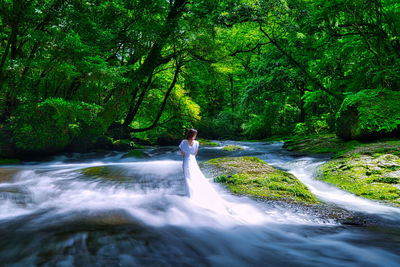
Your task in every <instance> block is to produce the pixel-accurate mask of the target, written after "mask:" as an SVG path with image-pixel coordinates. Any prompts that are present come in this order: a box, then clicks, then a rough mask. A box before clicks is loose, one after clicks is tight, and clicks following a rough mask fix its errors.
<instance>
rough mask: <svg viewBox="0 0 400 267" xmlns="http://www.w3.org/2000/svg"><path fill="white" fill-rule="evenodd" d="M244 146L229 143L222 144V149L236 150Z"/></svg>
mask: <svg viewBox="0 0 400 267" xmlns="http://www.w3.org/2000/svg"><path fill="white" fill-rule="evenodd" d="M243 149H244V148H243V147H241V146H238V145H229V146H224V147H223V148H222V150H225V151H237V150H243Z"/></svg>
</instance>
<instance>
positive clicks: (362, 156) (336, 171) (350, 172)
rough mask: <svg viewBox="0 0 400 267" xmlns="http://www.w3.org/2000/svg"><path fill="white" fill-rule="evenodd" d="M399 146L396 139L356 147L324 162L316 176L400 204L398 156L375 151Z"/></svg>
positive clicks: (361, 193) (367, 195)
mask: <svg viewBox="0 0 400 267" xmlns="http://www.w3.org/2000/svg"><path fill="white" fill-rule="evenodd" d="M382 149H383V150H382ZM399 149H400V147H399V145H398V144H397V142H378V143H372V144H368V145H363V146H360V147H356V148H354V149H353V150H350V151H347V152H345V153H343V154H342V155H341V156H340V157H338V158H336V159H334V160H331V161H329V162H327V163H325V164H324V165H323V166H322V167H321V169H320V173H319V175H318V178H319V179H320V180H323V181H325V182H328V183H330V184H333V185H335V186H338V187H340V188H341V189H343V190H346V191H349V192H351V193H353V194H356V195H358V196H360V197H364V198H368V199H372V200H379V201H383V202H385V203H387V204H390V205H395V206H400V157H399V156H397V155H394V154H383V153H376V151H387V152H389V151H392V152H395V151H397V150H399Z"/></svg>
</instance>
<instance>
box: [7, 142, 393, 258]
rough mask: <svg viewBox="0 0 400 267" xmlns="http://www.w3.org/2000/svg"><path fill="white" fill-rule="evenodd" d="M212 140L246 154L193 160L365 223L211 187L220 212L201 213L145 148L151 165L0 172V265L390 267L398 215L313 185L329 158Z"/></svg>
mask: <svg viewBox="0 0 400 267" xmlns="http://www.w3.org/2000/svg"><path fill="white" fill-rule="evenodd" d="M220 143H221V144H224V145H226V144H231V143H235V144H239V145H241V146H243V147H244V148H245V149H244V150H242V151H236V152H226V151H223V150H222V149H221V147H201V148H200V150H199V153H198V161H199V162H201V161H204V160H207V159H211V158H215V157H221V156H244V155H245V156H255V157H259V158H261V159H262V160H264V161H266V162H267V163H269V164H270V165H272V166H274V167H277V168H280V169H283V170H286V171H288V172H290V173H293V174H294V175H295V176H296V177H298V178H299V179H300V180H301V181H302V182H303V183H304V184H306V185H307V187H308V188H309V189H310V190H311V192H313V193H314V194H315V195H316V196H317V197H318V198H319V199H320V200H322V201H324V202H326V203H327V204H328V206H331V207H333V208H338V209H345V210H347V211H350V212H356V213H357V214H361V216H366V217H367V218H373V219H371V221H373V223H366V224H365V225H347V224H340V223H337V222H335V220H330V219H323V218H321V216H317V215H316V214H315V213H310V212H308V211H307V209H304V210H303V209H296V208H294V207H290V206H289V207H285V206H280V205H274V204H273V203H270V202H261V201H255V200H252V199H249V198H246V197H239V196H234V195H232V194H230V193H229V192H228V191H227V190H225V189H224V188H223V187H222V186H220V185H218V184H215V183H213V182H212V180H211V179H210V181H209V182H210V183H212V186H213V187H214V188H215V189H216V191H217V192H218V195H219V196H220V197H221V201H223V202H224V205H227V206H228V207H229V208H228V210H229V212H219V210H218V209H216V208H215V207H217V206H218V205H219V204H221V203H216V202H218V201H220V200H215V201H214V200H212V201H209V203H211V205H210V207H204V206H199V205H197V204H196V203H193V202H192V201H191V200H190V199H188V198H187V197H185V192H186V188H185V181H184V180H183V173H182V161H181V157H180V153H179V151H178V149H177V147H162V148H148V149H145V150H144V151H145V152H146V153H147V154H148V155H149V158H148V159H138V158H121V156H122V155H123V153H119V152H110V153H108V154H96V153H91V154H71V155H63V156H58V157H55V158H53V159H49V160H47V161H41V162H25V163H24V164H21V165H13V166H2V167H1V168H0V266H277V265H279V266H399V264H400V246H399V244H400V225H399V223H400V209H398V208H393V207H389V206H384V205H381V204H379V203H377V202H373V201H369V200H365V199H361V198H359V197H356V196H354V195H352V194H349V193H346V192H344V191H341V190H339V189H336V188H334V187H332V186H329V185H327V184H325V183H323V182H320V181H317V180H315V179H314V176H315V172H316V169H317V167H318V166H319V165H321V164H323V162H324V161H325V160H327V158H326V157H323V156H318V155H304V154H296V153H291V152H288V151H286V150H285V149H283V148H282V143H250V142H248V143H247V142H229V141H224V142H220ZM90 167H91V168H90ZM87 168H90V169H87ZM207 197H208V195H206V194H205V195H204V198H205V199H207ZM213 201H214V202H213Z"/></svg>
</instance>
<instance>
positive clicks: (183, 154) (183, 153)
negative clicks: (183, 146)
mask: <svg viewBox="0 0 400 267" xmlns="http://www.w3.org/2000/svg"><path fill="white" fill-rule="evenodd" d="M181 154H182V158H183V157H184V156H185V152H183V151H182V150H181Z"/></svg>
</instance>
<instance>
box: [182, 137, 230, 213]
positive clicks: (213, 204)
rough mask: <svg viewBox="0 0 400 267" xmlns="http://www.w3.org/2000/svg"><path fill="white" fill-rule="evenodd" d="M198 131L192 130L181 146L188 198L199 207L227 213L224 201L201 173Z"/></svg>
mask: <svg viewBox="0 0 400 267" xmlns="http://www.w3.org/2000/svg"><path fill="white" fill-rule="evenodd" d="M196 136H197V130H195V129H190V130H189V131H188V132H187V134H186V139H184V140H182V142H181V143H180V145H179V148H180V149H181V153H182V157H183V174H184V176H185V181H186V186H187V192H188V194H187V195H188V197H189V198H190V200H191V201H193V202H194V203H196V204H197V205H199V206H202V207H204V208H207V209H212V210H214V211H218V212H226V209H225V206H224V201H223V200H222V198H221V197H220V196H219V195H218V193H217V192H216V191H215V189H214V188H213V187H212V185H211V184H210V183H209V182H208V180H207V179H206V178H205V176H204V175H203V173H202V172H201V170H200V168H199V165H198V164H197V161H196V155H197V152H198V150H199V142H198V141H196V140H195V139H196Z"/></svg>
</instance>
